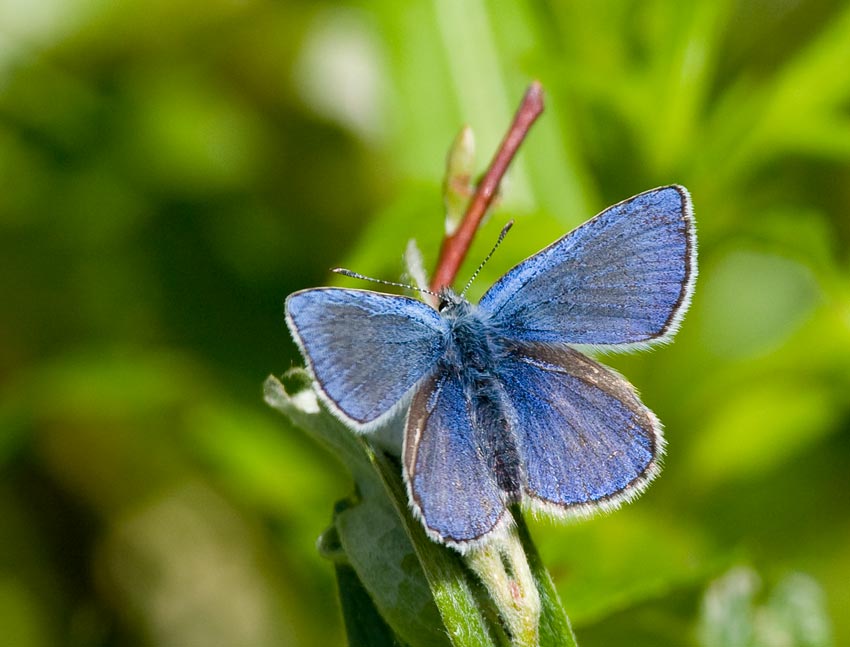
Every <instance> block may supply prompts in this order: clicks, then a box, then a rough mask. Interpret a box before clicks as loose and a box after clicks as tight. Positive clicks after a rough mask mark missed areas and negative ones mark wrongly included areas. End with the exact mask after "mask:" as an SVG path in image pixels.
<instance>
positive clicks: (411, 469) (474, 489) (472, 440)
mask: <svg viewBox="0 0 850 647" xmlns="http://www.w3.org/2000/svg"><path fill="white" fill-rule="evenodd" d="M474 414H475V412H474V411H473V410H472V403H470V401H469V400H468V399H467V395H466V393H465V392H464V388H463V385H462V381H461V379H460V376H459V374H458V373H456V372H449V371H445V370H438V371H437V372H436V373H435V374H434V375H432V376H431V377H429V378H428V379H427V380H425V381H424V382H423V384H422V386H421V387H420V389H419V390H418V391H417V393H416V395H415V396H414V397H413V401H412V403H411V405H410V412H409V413H408V420H407V432H406V434H405V441H404V473H405V480H406V481H407V485H408V491H409V494H410V502H411V505H412V506H413V509H414V510H415V511H416V512H417V514H418V515H419V516H420V518H421V519H422V521H423V523H424V525H425V528H426V530H427V531H428V533H429V534H430V535H431V536H432V537H434V538H436V539H438V540H439V541H442V542H444V543H451V544H455V545H463V544H464V543H466V542H470V541H474V540H476V539H478V538H480V537H482V536H484V535H486V534H487V533H489V532H491V531H493V530H494V528H496V527H497V526H499V525H500V523H504V522H505V519H506V515H507V510H506V508H505V503H504V502H503V495H504V493H503V492H502V490H501V489H500V487H499V484H498V483H497V479H496V475H495V474H494V473H493V469H492V464H491V462H490V461H489V458H490V457H489V456H487V455H485V452H483V451H482V447H481V443H480V438H479V437H478V435H477V434H479V433H480V428H478V427H477V426H476V425H475V424H474V422H473V416H474Z"/></svg>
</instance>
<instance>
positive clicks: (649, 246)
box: [286, 186, 696, 551]
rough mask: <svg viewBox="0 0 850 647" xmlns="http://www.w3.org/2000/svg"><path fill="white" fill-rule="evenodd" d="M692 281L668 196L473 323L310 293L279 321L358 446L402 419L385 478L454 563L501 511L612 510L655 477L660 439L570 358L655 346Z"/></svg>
mask: <svg viewBox="0 0 850 647" xmlns="http://www.w3.org/2000/svg"><path fill="white" fill-rule="evenodd" d="M695 278H696V238H695V229H694V220H693V215H692V210H691V200H690V196H689V194H688V192H687V190H686V189H684V188H683V187H680V186H667V187H662V188H658V189H653V190H651V191H647V192H645V193H641V194H639V195H637V196H635V197H633V198H630V199H628V200H626V201H624V202H621V203H619V204H616V205H614V206H613V207H610V208H608V209H606V210H605V211H603V212H602V213H600V214H599V215H597V216H596V217H595V218H593V219H591V220H589V221H588V222H586V223H584V224H583V225H581V226H580V227H578V228H577V229H574V230H573V231H572V232H570V233H568V234H567V235H566V236H564V237H563V238H561V239H559V240H557V241H555V242H554V243H552V244H551V245H550V246H549V247H547V248H545V249H543V250H542V251H540V252H538V253H537V254H535V255H533V256H531V257H530V258H528V259H526V260H524V261H523V262H521V263H520V264H519V265H517V266H516V267H514V268H513V269H512V270H510V271H509V272H508V273H507V274H505V275H504V276H502V278H501V279H499V280H498V281H497V282H496V283H495V285H493V286H492V287H491V288H490V289H489V290H488V291H487V292H486V293H485V294H484V296H483V297H482V299H481V301H480V302H479V303H478V305H477V306H476V305H473V304H471V303H470V302H469V301H467V300H466V299H465V298H464V297H463V296H458V295H457V294H455V293H454V292H452V291H451V290H449V289H446V290H443V291H441V292H440V295H439V296H440V305H439V310H435V309H434V308H432V307H430V306H428V305H426V304H425V303H422V302H420V301H417V300H415V299H411V298H408V297H404V296H396V295H390V294H381V293H378V292H372V291H367V290H352V289H342V288H316V289H311V290H303V291H300V292H296V293H294V294H292V295H290V296H289V297H288V298H287V300H286V320H287V324H288V325H289V329H290V331H291V332H292V336H293V338H294V339H295V341H296V343H297V344H298V346H299V348H300V350H301V352H302V354H303V355H304V357H305V359H306V361H307V367H308V369H309V370H310V372H311V373H312V376H313V378H314V379H315V383H316V385H317V387H318V391H319V394H320V396H321V397H322V399H323V400H324V402H325V403H326V404H327V406H328V407H329V408H330V410H331V411H332V412H333V413H334V414H335V415H337V416H338V417H339V418H340V419H341V420H343V421H344V422H345V423H347V424H348V425H349V426H350V427H352V428H353V429H354V430H355V431H358V432H368V431H371V430H374V429H375V428H377V427H379V426H380V425H381V424H383V423H385V422H386V421H387V420H388V419H389V418H390V417H391V416H392V415H393V414H394V413H396V412H398V410H399V407H406V406H408V405H409V408H408V412H407V420H406V427H405V436H404V448H403V464H404V465H403V469H404V478H405V482H406V484H407V489H408V494H409V497H410V505H411V507H412V509H413V511H414V513H415V514H416V515H417V516H418V517H419V518H420V519H421V521H422V523H423V525H424V526H425V529H426V531H427V533H428V535H429V536H430V537H431V538H432V539H434V540H436V541H439V542H442V543H444V544H447V545H450V546H453V547H454V548H457V549H459V550H461V551H465V550H466V549H468V548H469V547H471V546H474V545H477V544H480V543H482V542H483V541H486V540H488V539H489V538H491V537H493V536H496V535H499V534H501V533H503V532H504V531H505V530H506V529H507V528H508V524H510V523H511V519H512V517H511V515H510V513H509V512H508V506H509V505H511V504H513V503H522V504H524V505H525V506H526V507H529V508H531V509H532V510H537V511H544V512H547V513H550V514H554V515H557V516H569V515H585V514H589V513H591V512H593V511H595V510H597V509H600V508H601V509H610V508H613V507H616V506H618V505H619V504H620V503H622V502H623V501H627V500H630V499H632V498H633V497H635V496H637V495H638V494H639V493H640V492H642V491H643V490H644V489H645V488H646V487H647V485H648V484H649V482H650V481H651V480H652V478H653V477H654V476H655V475H656V474H657V473H658V471H659V460H660V458H661V455H662V453H663V449H664V437H663V435H662V429H661V424H660V423H659V421H658V419H657V418H656V417H655V415H654V414H653V413H652V412H651V411H650V410H649V409H648V408H647V407H646V406H644V405H643V404H642V403H641V402H640V400H639V399H638V396H637V394H636V393H635V390H634V388H633V387H632V386H631V385H630V384H629V383H628V382H627V381H626V380H625V379H624V378H623V377H621V376H620V375H618V374H617V373H614V372H613V371H611V370H610V369H608V368H606V367H604V366H602V365H601V364H599V363H597V362H596V361H594V360H592V359H590V358H589V357H587V356H585V355H583V354H582V353H580V352H579V351H578V350H576V349H575V348H573V346H574V345H580V346H582V345H587V346H591V347H595V348H600V349H611V350H617V349H627V348H633V347H645V346H648V345H650V344H653V343H656V342H662V341H666V340H668V339H670V338H671V337H672V336H673V334H674V333H675V332H676V329H677V328H678V326H679V323H680V322H681V320H682V317H683V315H684V313H685V311H686V310H687V307H688V303H689V301H690V297H691V292H692V290H693V284H694V280H695Z"/></svg>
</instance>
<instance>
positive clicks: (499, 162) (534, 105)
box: [431, 81, 543, 292]
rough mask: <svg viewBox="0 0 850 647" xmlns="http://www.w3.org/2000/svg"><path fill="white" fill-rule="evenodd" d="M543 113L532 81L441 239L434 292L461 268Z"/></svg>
mask: <svg viewBox="0 0 850 647" xmlns="http://www.w3.org/2000/svg"><path fill="white" fill-rule="evenodd" d="M542 112H543V87H542V86H541V85H540V82H539V81H534V82H532V83H531V85H530V86H528V90H526V92H525V96H524V97H523V98H522V103H520V105H519V109H518V110H517V112H516V115H514V120H513V122H512V123H511V127H510V128H509V129H508V132H507V134H506V135H505V138H504V139H503V140H502V143H501V144H500V145H499V149H498V150H497V151H496V154H495V156H494V157H493V161H492V162H490V167H489V168H488V169H487V172H486V173H485V174H484V178H483V179H482V180H481V182H480V183H479V184H478V187H477V188H476V190H475V194H474V195H473V196H472V199H471V200H470V201H469V206H468V207H467V208H466V213H464V215H463V220H462V221H461V223H460V226H459V227H458V228H457V230H456V231H455V232H454V233H452V234H447V235H446V237H445V238H444V239H443V244H442V246H441V247H440V256H439V260H438V261H437V269H436V270H435V271H434V276H433V278H432V279H431V289H432V290H434V291H435V292H436V291H439V290H440V289H442V288H443V287H450V286H451V284H452V283H453V282H454V279H455V276H456V275H457V273H458V270H460V265H461V263H462V262H463V259H464V258H465V257H466V253H467V252H468V251H469V246H470V245H471V244H472V239H473V237H474V236H475V232H476V231H477V230H478V226H479V225H480V224H481V220H482V219H483V218H484V214H485V213H487V209H488V208H489V207H490V204H491V203H492V202H493V198H495V197H496V192H497V191H498V189H499V183H500V182H501V181H502V177H503V176H504V174H505V171H507V170H508V166H509V165H510V163H511V160H513V158H514V156H515V155H516V153H517V150H519V147H520V145H521V144H522V142H523V140H524V139H525V136H526V135H527V134H528V131H529V129H530V128H531V125H532V124H533V123H534V122H535V121H536V120H537V118H538V117H539V116H540V114H541V113H542Z"/></svg>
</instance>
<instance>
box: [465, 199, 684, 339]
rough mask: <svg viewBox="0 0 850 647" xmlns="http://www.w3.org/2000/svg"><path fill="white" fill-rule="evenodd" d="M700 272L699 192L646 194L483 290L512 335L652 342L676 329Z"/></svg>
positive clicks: (484, 301)
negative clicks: (694, 205)
mask: <svg viewBox="0 0 850 647" xmlns="http://www.w3.org/2000/svg"><path fill="white" fill-rule="evenodd" d="M695 278H696V242H695V234H694V222H693V216H692V213H691V201H690V196H689V195H688V192H687V190H686V189H684V188H683V187H680V186H668V187H663V188H659V189H653V190H652V191H647V192H646V193H641V194H639V195H637V196H635V197H633V198H630V199H629V200H626V201H624V202H621V203H619V204H616V205H614V206H613V207H610V208H609V209H606V210H605V211H603V212H602V213H600V214H599V215H598V216H596V217H595V218H593V219H592V220H589V221H588V222H586V223H584V224H583V225H581V226H580V227H578V228H577V229H574V230H573V231H572V232H570V233H569V234H567V235H566V236H564V237H563V238H561V239H560V240H557V241H555V242H554V243H553V244H552V245H550V246H549V247H547V248H546V249H544V250H542V251H541V252H539V253H537V254H535V255H534V256H531V257H530V258H528V259H526V260H525V261H523V262H522V263H520V264H519V265H517V266H516V267H514V268H513V269H512V270H510V271H509V272H508V273H507V274H505V275H504V276H503V277H502V278H501V279H500V280H499V281H497V282H496V283H495V284H494V285H493V286H492V287H491V288H490V289H489V290H488V291H487V293H486V294H485V295H484V297H483V298H482V299H481V302H480V304H479V307H481V308H482V309H484V310H486V311H488V312H489V313H490V314H491V315H492V316H493V319H494V320H495V321H497V322H498V323H499V324H500V325H501V326H502V327H503V328H504V330H505V334H506V336H508V337H511V338H514V339H518V340H521V341H531V342H551V343H572V344H593V345H600V346H604V345H611V344H645V343H651V342H653V341H660V340H663V339H665V338H667V337H669V336H671V335H672V334H673V333H674V332H675V330H676V328H677V326H678V324H679V321H680V320H681V318H682V316H683V315H684V311H685V310H686V309H687V305H688V301H689V299H690V294H691V290H692V287H693V282H694V279H695Z"/></svg>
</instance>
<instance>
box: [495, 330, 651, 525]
mask: <svg viewBox="0 0 850 647" xmlns="http://www.w3.org/2000/svg"><path fill="white" fill-rule="evenodd" d="M500 378H501V380H502V382H503V384H504V387H505V391H506V393H507V395H508V399H509V400H508V409H509V417H510V418H511V427H512V430H513V433H514V434H515V436H516V442H517V446H518V449H519V455H520V457H521V461H522V467H523V469H522V473H523V474H524V475H525V490H526V493H527V494H528V495H529V496H530V497H532V499H533V500H532V501H531V503H532V504H533V503H534V502H535V501H536V502H539V503H543V504H551V508H550V511H553V512H555V513H558V512H565V513H569V512H571V511H574V512H581V511H586V510H587V509H589V508H590V506H591V505H593V506H599V505H602V506H604V505H605V504H606V503H608V504H611V505H616V504H617V503H619V502H620V501H621V500H623V499H626V498H629V497H630V496H633V495H635V494H637V493H638V492H640V491H641V490H642V489H643V487H644V486H645V485H646V483H648V481H649V480H650V479H651V478H652V477H653V476H654V475H655V473H656V471H657V469H658V460H659V458H660V453H661V451H662V449H663V437H662V433H661V427H660V425H659V423H658V421H657V420H656V418H655V416H654V415H653V414H652V412H650V411H649V409H647V408H646V407H645V406H644V405H643V404H642V403H641V402H640V400H639V399H638V397H637V395H636V394H635V392H634V390H633V389H632V387H631V386H630V385H629V383H628V382H626V380H625V379H623V378H622V377H620V376H619V375H617V374H616V373H614V372H613V371H611V370H609V369H607V368H605V367H604V366H602V365H601V364H599V363H597V362H595V361H593V360H591V359H590V358H588V357H586V356H584V355H582V354H581V353H579V352H577V351H575V350H572V349H569V348H567V347H560V348H558V347H550V346H541V345H537V344H531V345H523V346H517V347H515V348H514V349H513V350H512V351H511V353H510V356H509V358H508V359H506V360H505V361H504V362H503V363H502V365H501V367H500Z"/></svg>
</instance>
